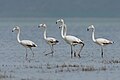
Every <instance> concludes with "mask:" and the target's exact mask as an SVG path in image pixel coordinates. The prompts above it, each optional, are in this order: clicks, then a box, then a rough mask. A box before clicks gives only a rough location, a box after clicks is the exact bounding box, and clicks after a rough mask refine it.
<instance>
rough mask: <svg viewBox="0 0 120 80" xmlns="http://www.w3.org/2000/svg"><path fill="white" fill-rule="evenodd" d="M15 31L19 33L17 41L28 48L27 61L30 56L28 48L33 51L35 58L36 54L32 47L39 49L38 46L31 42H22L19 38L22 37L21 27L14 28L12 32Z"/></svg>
mask: <svg viewBox="0 0 120 80" xmlns="http://www.w3.org/2000/svg"><path fill="white" fill-rule="evenodd" d="M14 31H17V41H18V43H19V44H21V45H22V46H24V47H25V48H26V54H25V55H26V59H27V56H28V54H27V48H29V49H30V50H31V52H32V54H33V56H34V52H33V50H32V47H37V45H36V44H35V43H34V42H32V41H30V40H20V38H19V36H20V27H19V26H16V27H14V28H13V30H12V32H14Z"/></svg>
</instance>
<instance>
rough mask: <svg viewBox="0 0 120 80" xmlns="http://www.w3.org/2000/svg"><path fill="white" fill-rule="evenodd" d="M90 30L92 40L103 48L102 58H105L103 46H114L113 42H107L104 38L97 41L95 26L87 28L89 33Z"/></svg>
mask: <svg viewBox="0 0 120 80" xmlns="http://www.w3.org/2000/svg"><path fill="white" fill-rule="evenodd" d="M89 30H92V40H93V42H94V43H96V44H98V45H100V46H101V57H103V46H106V45H108V44H112V43H113V41H110V40H107V39H104V38H97V39H95V28H94V26H93V25H90V26H89V27H88V28H87V31H89Z"/></svg>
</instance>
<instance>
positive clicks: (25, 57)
mask: <svg viewBox="0 0 120 80" xmlns="http://www.w3.org/2000/svg"><path fill="white" fill-rule="evenodd" d="M27 56H28V54H27V48H26V54H25V58H26V59H27Z"/></svg>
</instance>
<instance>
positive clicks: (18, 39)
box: [17, 30, 20, 43]
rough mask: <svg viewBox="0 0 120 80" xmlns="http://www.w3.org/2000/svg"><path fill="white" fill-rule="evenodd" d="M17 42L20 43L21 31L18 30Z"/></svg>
mask: <svg viewBox="0 0 120 80" xmlns="http://www.w3.org/2000/svg"><path fill="white" fill-rule="evenodd" d="M17 41H18V42H19V43H20V30H18V34H17Z"/></svg>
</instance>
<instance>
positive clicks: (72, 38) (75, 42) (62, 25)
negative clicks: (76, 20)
mask: <svg viewBox="0 0 120 80" xmlns="http://www.w3.org/2000/svg"><path fill="white" fill-rule="evenodd" d="M57 23H60V27H59V28H61V36H62V38H63V39H64V40H65V41H66V42H67V43H68V44H69V45H70V46H71V58H72V55H73V49H72V47H73V46H75V45H78V44H80V45H81V49H80V51H79V52H78V57H80V52H81V50H82V48H83V46H84V42H83V41H82V40H80V39H79V38H77V37H75V36H71V35H66V33H67V26H66V24H65V23H64V20H63V19H59V20H57V22H56V24H57ZM75 56H76V53H75V52H74V57H75Z"/></svg>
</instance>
